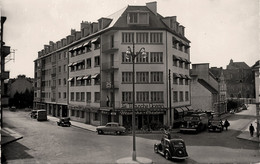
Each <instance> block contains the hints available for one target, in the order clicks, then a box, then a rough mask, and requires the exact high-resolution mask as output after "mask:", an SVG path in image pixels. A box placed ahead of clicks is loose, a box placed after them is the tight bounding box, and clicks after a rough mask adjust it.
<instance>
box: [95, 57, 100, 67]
mask: <svg viewBox="0 0 260 164" xmlns="http://www.w3.org/2000/svg"><path fill="white" fill-rule="evenodd" d="M94 66H95V67H99V66H100V58H99V56H96V57H95V65H94Z"/></svg>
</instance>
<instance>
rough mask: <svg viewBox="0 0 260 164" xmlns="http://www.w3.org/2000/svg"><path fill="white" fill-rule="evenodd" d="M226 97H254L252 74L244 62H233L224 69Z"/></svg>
mask: <svg viewBox="0 0 260 164" xmlns="http://www.w3.org/2000/svg"><path fill="white" fill-rule="evenodd" d="M224 76H225V81H226V83H227V97H228V98H254V97H255V91H254V88H255V87H254V74H253V72H252V69H251V68H250V67H249V66H248V65H247V64H246V63H245V62H233V60H232V59H231V60H230V63H229V65H227V68H226V69H225V70H224Z"/></svg>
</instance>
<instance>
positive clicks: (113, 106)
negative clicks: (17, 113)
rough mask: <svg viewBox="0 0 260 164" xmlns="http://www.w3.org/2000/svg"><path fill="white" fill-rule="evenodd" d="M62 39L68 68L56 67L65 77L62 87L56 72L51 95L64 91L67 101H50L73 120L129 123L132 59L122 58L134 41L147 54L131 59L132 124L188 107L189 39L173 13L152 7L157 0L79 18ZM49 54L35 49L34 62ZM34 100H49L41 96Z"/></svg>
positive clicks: (158, 120)
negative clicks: (95, 19) (96, 16)
mask: <svg viewBox="0 0 260 164" xmlns="http://www.w3.org/2000/svg"><path fill="white" fill-rule="evenodd" d="M66 41H67V42H66V45H64V46H63V47H62V48H60V49H62V51H63V52H64V53H65V54H68V58H67V67H66V68H67V72H65V71H63V70H61V72H60V73H61V74H64V75H60V76H61V77H62V78H66V77H67V83H66V87H67V92H66V91H65V90H66V89H65V87H64V88H63V87H62V85H63V84H61V86H59V85H57V80H58V79H57V77H58V76H56V92H57V93H58V94H57V93H56V95H55V98H56V100H60V99H59V98H58V97H57V95H59V92H66V95H67V106H66V105H65V104H66V103H64V102H62V101H60V102H58V101H55V105H56V104H60V105H58V106H61V108H63V110H65V111H68V116H69V117H71V119H72V120H76V121H79V122H84V123H87V124H92V125H104V124H106V123H107V122H110V121H116V122H119V123H120V124H122V125H124V126H131V124H132V123H131V122H132V109H133V104H132V101H133V93H132V92H133V81H132V77H133V63H132V59H131V58H126V51H127V49H128V46H129V47H130V48H131V49H132V51H133V46H134V47H135V52H138V51H139V50H140V49H141V48H142V47H144V48H145V51H146V54H147V57H146V58H143V57H142V56H141V55H139V56H137V57H136V59H135V91H136V93H135V100H136V128H141V127H143V126H144V125H147V124H148V123H150V124H154V125H156V126H159V125H170V123H171V124H173V123H175V122H176V121H178V120H180V119H181V117H183V116H184V115H185V114H186V113H187V112H188V110H190V109H191V104H190V102H191V101H190V76H189V68H190V54H189V49H190V46H189V43H190V41H189V40H188V39H187V38H186V37H185V34H184V26H182V25H180V24H179V23H178V22H177V20H176V16H172V17H163V16H161V15H160V14H158V13H157V3H156V2H151V3H147V4H146V6H127V7H126V8H123V9H122V10H120V11H118V12H116V13H114V14H112V15H110V16H108V17H105V18H104V17H102V18H100V19H99V20H98V22H92V23H91V22H82V23H81V31H75V30H71V35H69V36H67V37H66ZM57 51H60V50H56V52H57ZM62 51H60V52H62ZM49 54H51V53H47V54H45V55H40V56H41V57H39V58H38V59H37V60H36V61H35V62H36V63H37V62H39V61H41V60H42V58H44V57H42V56H46V57H47V56H48V55H49ZM54 54H55V53H54ZM58 54H59V53H58ZM57 60H59V59H57ZM60 63H61V62H59V61H57V63H56V65H58V64H60ZM65 63H66V62H64V63H63V64H65ZM53 67H54V65H52V69H53ZM56 67H57V66H56ZM64 69H65V66H64ZM36 70H37V69H36ZM38 81H39V80H38ZM65 81H66V80H65ZM65 81H64V82H65ZM41 82H42V81H41ZM169 82H170V83H169ZM58 84H59V83H58ZM169 84H170V85H169ZM57 86H58V87H57ZM63 86H65V84H64V85H63ZM59 88H60V89H59ZM35 92H37V90H36V91H35ZM49 92H51V93H52V90H49ZM39 93H40V90H38V94H37V96H38V97H39V96H40V94H39ZM35 94H36V93H35ZM64 94H65V93H64ZM51 96H53V94H51ZM170 98H171V100H170ZM36 99H37V98H36ZM37 100H39V99H37ZM61 100H65V99H61ZM170 101H171V103H170ZM37 103H41V104H44V105H47V106H48V103H47V102H44V101H42V102H39V101H38V102H37ZM63 103H64V106H63V105H62V104H63ZM35 104H36V101H35ZM170 104H171V107H170ZM52 108H53V107H52ZM56 108H57V107H56ZM46 109H48V107H47V108H46ZM63 110H62V109H60V112H59V113H62V111H63ZM50 111H52V110H50ZM55 111H56V110H55ZM56 112H57V111H56ZM49 114H51V113H49ZM62 116H63V115H62Z"/></svg>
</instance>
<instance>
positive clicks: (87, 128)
mask: <svg viewBox="0 0 260 164" xmlns="http://www.w3.org/2000/svg"><path fill="white" fill-rule="evenodd" d="M48 120H50V121H54V122H57V121H59V118H57V117H53V116H48ZM70 122H71V126H75V127H78V128H82V129H86V130H89V131H92V132H96V126H93V125H89V124H84V123H81V122H77V121H72V120H70Z"/></svg>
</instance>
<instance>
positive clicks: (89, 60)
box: [87, 58, 91, 68]
mask: <svg viewBox="0 0 260 164" xmlns="http://www.w3.org/2000/svg"><path fill="white" fill-rule="evenodd" d="M87 68H91V58H89V59H87Z"/></svg>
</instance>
